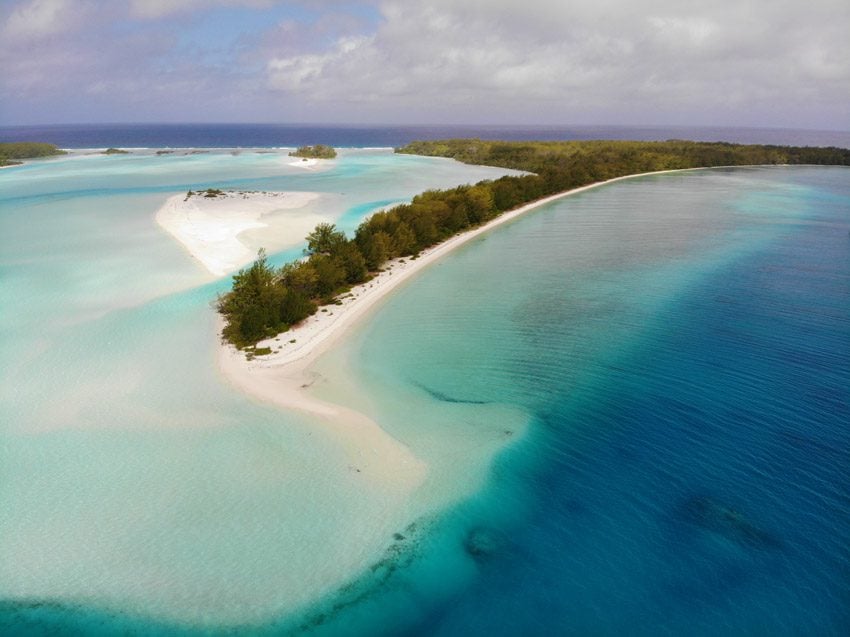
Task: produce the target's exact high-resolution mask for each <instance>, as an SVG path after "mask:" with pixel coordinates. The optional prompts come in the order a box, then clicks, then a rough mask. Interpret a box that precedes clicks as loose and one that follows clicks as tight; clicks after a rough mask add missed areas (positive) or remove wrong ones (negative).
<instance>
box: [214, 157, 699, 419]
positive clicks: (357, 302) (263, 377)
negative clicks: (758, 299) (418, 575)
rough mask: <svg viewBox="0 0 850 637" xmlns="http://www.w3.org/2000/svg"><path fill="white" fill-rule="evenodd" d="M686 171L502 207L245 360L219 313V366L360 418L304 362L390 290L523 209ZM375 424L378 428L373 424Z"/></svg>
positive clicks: (300, 401) (265, 390)
mask: <svg viewBox="0 0 850 637" xmlns="http://www.w3.org/2000/svg"><path fill="white" fill-rule="evenodd" d="M686 170H699V169H698V168H696V169H694V168H683V169H672V170H661V171H652V172H646V173H636V174H634V175H624V176H622V177H614V178H612V179H608V180H605V181H599V182H595V183H592V184H588V185H586V186H579V187H578V188H573V189H572V190H567V191H564V192H561V193H557V194H554V195H550V196H548V197H544V198H543V199H538V200H537V201H533V202H531V203H528V204H525V205H524V206H520V207H519V208H515V209H514V210H510V211H508V212H505V213H503V214H501V215H499V216H498V217H496V218H495V219H492V220H490V221H489V222H487V223H486V224H484V225H482V226H478V227H477V228H473V229H471V230H468V231H466V232H464V233H461V234H458V235H455V236H454V237H451V238H450V239H447V240H446V241H444V242H442V243H440V244H438V245H436V246H432V247H430V248H428V249H426V250H423V251H422V252H420V253H419V256H418V257H417V258H416V259H412V258H410V257H401V258H398V259H393V260H392V261H389V262H388V263H387V264H386V265H385V267H384V268H383V270H382V271H381V272H379V273H378V275H377V276H375V277H374V278H373V279H371V280H370V281H367V282H366V283H361V284H359V285H357V286H355V287H353V288H352V289H351V291H350V292H348V293H346V294H343V295H341V296H340V297H338V298H339V300H340V301H341V303H340V305H334V304H331V305H325V306H321V307H320V308H319V310H318V311H317V312H316V313H315V314H313V315H312V316H309V317H308V318H306V319H305V320H304V321H303V322H302V323H300V324H299V325H298V326H296V327H293V328H291V329H290V330H289V331H287V332H282V333H280V334H278V335H276V336H273V337H271V338H268V339H265V340H263V341H260V342H259V343H257V347H258V348H261V347H269V348H271V349H272V353H271V354H266V355H261V356H258V357H255V358H254V359H252V360H250V361H249V360H247V358H246V356H245V354H244V353H243V352H241V351H239V350H237V349H236V348H235V347H234V346H233V345H231V344H229V343H226V342H225V341H223V340H221V339H220V335H221V328H222V326H223V325H224V320H223V319H222V318H221V317H219V322H218V328H217V332H216V335H217V337H218V338H219V339H220V340H219V346H218V355H217V358H218V368H219V371H220V372H221V373H222V375H223V376H224V377H225V378H226V380H227V381H228V382H229V383H230V384H232V385H233V386H235V387H237V388H238V389H240V390H242V391H243V392H245V393H246V394H248V395H250V396H252V397H254V398H256V399H258V400H260V401H262V402H268V403H272V404H275V405H277V406H279V407H283V408H284V409H296V410H298V411H302V412H308V413H310V414H313V415H316V416H320V417H323V418H327V417H329V416H342V415H343V414H342V411H348V412H350V413H348V415H349V416H351V415H353V414H356V415H357V416H359V417H361V418H362V417H364V416H363V415H362V414H357V412H351V411H350V410H345V409H344V408H342V407H340V406H338V405H333V404H330V403H326V402H324V401H321V400H319V399H317V398H315V397H314V396H312V395H310V393H309V391H308V390H309V387H310V386H311V385H312V384H313V383H314V382H315V381H316V376H315V375H311V374H310V373H309V367H310V366H311V365H312V363H313V362H314V361H315V360H316V359H317V358H318V357H319V356H320V355H322V354H323V353H325V352H326V351H327V350H328V349H330V348H331V347H332V346H333V345H334V344H335V343H336V342H337V341H338V340H340V339H341V338H342V337H343V336H344V335H345V334H346V333H348V331H349V330H350V329H351V328H353V327H354V326H355V325H357V324H358V323H359V322H360V321H361V320H363V319H364V318H366V317H367V316H368V315H369V313H370V312H371V311H372V310H374V309H375V308H376V307H377V306H378V305H379V304H380V302H381V301H383V300H385V299H386V298H387V297H388V296H389V294H390V292H392V291H393V290H395V289H396V288H398V287H399V286H401V285H402V284H403V283H405V282H407V281H409V280H410V279H411V278H413V277H414V276H415V275H416V274H417V273H418V272H420V271H422V270H424V269H425V268H427V267H428V266H430V265H432V264H433V263H435V262H436V261H438V260H439V259H441V258H442V257H443V256H445V255H447V254H449V253H450V252H452V251H454V250H456V249H457V248H459V247H461V246H462V245H464V244H466V243H468V242H469V241H471V240H472V239H475V238H476V237H478V236H480V235H482V234H484V233H486V232H489V231H490V230H492V229H493V228H496V227H498V226H500V225H502V224H505V223H508V222H510V221H513V220H514V219H516V218H517V217H519V216H521V215H523V214H525V213H526V212H529V211H531V210H534V209H536V208H539V207H541V206H544V205H546V204H548V203H551V202H553V201H557V200H559V199H563V198H565V197H569V196H571V195H575V194H578V193H581V192H585V191H588V190H591V189H594V188H598V187H600V186H604V185H607V184H611V183H615V182H618V181H624V180H626V179H635V178H637V177H646V176H649V175H662V174H668V173H674V172H683V171H686ZM367 420H368V419H367ZM369 422H370V423H371V422H372V421H371V420H370V421H369ZM373 424H374V423H373ZM375 426H376V427H378V429H380V427H379V426H378V425H377V424H375ZM339 429H344V427H339ZM381 431H383V430H381ZM384 435H386V434H384Z"/></svg>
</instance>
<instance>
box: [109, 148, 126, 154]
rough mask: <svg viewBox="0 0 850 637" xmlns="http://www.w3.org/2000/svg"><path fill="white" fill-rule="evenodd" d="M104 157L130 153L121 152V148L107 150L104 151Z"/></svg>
mask: <svg viewBox="0 0 850 637" xmlns="http://www.w3.org/2000/svg"><path fill="white" fill-rule="evenodd" d="M103 154H104V155H129V154H130V151H128V150H121V149H120V148H107V149H106V150H105V151H103Z"/></svg>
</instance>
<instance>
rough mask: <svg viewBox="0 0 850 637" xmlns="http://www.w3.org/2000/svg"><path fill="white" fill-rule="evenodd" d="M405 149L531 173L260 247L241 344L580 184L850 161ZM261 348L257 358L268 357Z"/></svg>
mask: <svg viewBox="0 0 850 637" xmlns="http://www.w3.org/2000/svg"><path fill="white" fill-rule="evenodd" d="M396 152H398V153H409V154H418V155H430V156H440V157H451V158H454V159H457V160H459V161H463V162H466V163H473V164H483V165H489V166H500V167H504V168H513V169H518V170H523V171H526V172H527V173H529V174H526V175H520V176H506V177H501V178H499V179H496V180H486V181H481V182H478V183H477V184H475V185H465V186H458V187H457V188H451V189H448V190H429V191H426V192H424V193H421V194H419V195H417V196H416V197H414V198H413V200H412V202H411V203H409V204H401V205H399V206H395V207H394V208H392V209H390V210H387V211H382V212H378V213H375V214H373V215H372V216H370V217H369V218H368V219H366V220H365V221H363V223H361V224H360V226H358V228H357V230H356V231H355V233H354V237H353V238H351V239H349V238H348V237H346V236H345V234H344V233H343V232H341V231H339V230H337V229H336V227H335V226H334V225H333V224H328V223H322V224H319V225H318V226H316V228H315V230H314V231H313V232H312V233H310V234H309V235H308V236H307V249H306V251H305V252H306V254H307V255H308V258H307V259H305V260H299V261H294V262H292V263H287V264H285V265H284V266H282V267H281V268H274V267H272V266H271V265H269V263H268V261H267V260H266V256H265V253H264V252H263V251H261V252H260V254H259V258H258V259H257V260H256V261H255V262H254V263H253V265H251V266H249V267H247V268H244V269H242V270H240V271H239V272H238V273H237V274H236V275H234V277H233V288H232V290H230V291H229V292H227V293H226V294H224V295H221V296H220V297H219V299H218V304H217V307H218V311H219V312H220V313H221V314H222V315H223V316H224V318H225V322H226V324H225V327H224V330H223V333H222V335H223V337H224V339H225V340H226V341H228V342H230V343H231V344H233V345H235V346H237V347H240V348H246V347H248V348H251V347H253V346H254V345H256V343H258V342H259V341H261V340H263V339H265V338H268V337H271V336H274V335H276V334H279V333H280V332H284V331H286V330H288V329H289V328H290V327H291V326H294V325H297V324H298V323H300V322H301V321H303V320H304V319H306V318H307V317H308V316H311V315H312V314H314V313H316V312H317V310H318V308H319V306H321V305H329V304H340V303H341V301H340V300H339V299H338V297H339V296H340V295H343V294H345V293H347V292H348V291H349V290H350V289H351V287H352V286H354V285H357V284H360V283H364V282H365V281H368V280H370V279H371V278H372V277H374V276H375V275H376V274H377V273H379V272H380V271H381V270H382V268H384V267H385V264H386V263H387V262H388V261H390V260H392V259H397V258H400V257H410V258H411V259H416V258H417V257H418V255H419V253H420V252H421V251H423V250H425V249H426V248H431V247H432V246H436V245H437V244H440V243H442V242H444V241H447V240H448V239H451V238H452V237H454V236H455V235H458V234H460V233H464V232H466V231H468V230H472V229H474V228H476V227H480V226H483V225H484V224H487V223H488V222H492V221H494V220H495V219H496V218H498V217H500V215H502V214H503V213H505V212H507V211H511V210H514V209H517V208H519V207H520V206H524V208H523V209H530V208H531V207H533V202H539V201H541V200H548V199H551V198H553V197H559V196H563V194H566V193H568V192H570V191H573V190H575V189H577V188H580V187H588V186H589V185H591V184H597V183H601V182H605V181H608V180H611V179H619V178H624V177H627V176H634V175H637V174H642V173H652V172H660V171H667V170H680V169H687V168H710V167H715V166H744V165H764V164H820V165H844V166H847V165H850V149H843V148H831V147H830V148H812V147H792V146H763V145H742V144H728V143H705V142H691V141H680V140H672V141H667V142H628V141H589V142H585V141H572V142H493V141H482V140H480V139H452V140H443V141H431V142H413V143H411V144H408V145H407V146H404V147H402V148H398V149H396ZM265 353H267V352H265V351H259V350H257V351H254V352H253V354H255V355H260V354H265Z"/></svg>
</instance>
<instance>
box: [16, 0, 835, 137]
mask: <svg viewBox="0 0 850 637" xmlns="http://www.w3.org/2000/svg"><path fill="white" fill-rule="evenodd" d="M93 122H276V123H318V124H376V125H380V124H388V125H397V124H482V125H483V124H487V125H498V124H504V125H533V124H541V125H583V124H584V125H594V124H595V125H614V124H622V125H684V126H689V125H705V126H746V127H752V126H755V127H786V128H811V129H826V130H845V131H846V130H850V2H848V1H847V0H805V1H803V0H793V1H786V0H711V1H707V0H700V1H699V2H693V1H691V0H675V1H673V0H631V1H626V0H617V1H614V0H427V1H419V0H363V1H357V0H0V124H2V125H17V124H48V123H57V124H61V123H93Z"/></svg>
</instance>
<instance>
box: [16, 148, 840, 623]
mask: <svg viewBox="0 0 850 637" xmlns="http://www.w3.org/2000/svg"><path fill="white" fill-rule="evenodd" d="M5 134H6V133H5V131H4V132H3V135H4V139H5V138H6V137H5ZM92 134H94V133H92ZM393 134H395V133H387V138H386V140H387V141H386V142H381V141H380V140H379V139H377V138H376V137H373V138H370V139H369V140H368V141H364V142H363V143H362V145H369V146H382V145H395V144H396V143H401V141H403V140H401V141H399V142H396V141H390V137H391V136H392V135H393ZM441 136H442V135H441ZM457 136H460V135H457ZM676 136H677V137H679V136H685V135H676ZM536 138H540V137H536ZM94 139H95V138H93V137H88V138H86V139H85V140H81V141H80V142H79V144H80V146H79V147H84V148H88V147H97V146H130V145H131V143H130V138H129V137H121V136H120V135H116V136H115V137H114V138H111V139H109V140H106V139H103V140H101V141H94ZM347 139H348V138H346V139H339V140H337V141H336V145H339V146H345V145H346V144H343V143H342V142H343V141H346V140H347ZM47 141H50V140H47ZM186 141H187V140H186V139H185V138H180V137H179V136H174V137H173V138H171V139H170V141H169V142H168V143H163V145H167V146H171V147H184V146H187V145H188V144H186ZM208 141H209V144H198V146H203V147H205V148H211V147H218V146H219V145H222V144H223V143H224V142H223V140H222V139H219V138H216V139H214V140H213V139H210V140H208ZM306 141H309V143H314V142H320V141H328V142H330V143H334V140H333V139H328V140H322V139H317V138H315V137H314V138H312V139H309V140H306ZM732 141H736V140H732ZM737 141H750V140H744V139H739V140H737ZM242 142H243V143H240V144H234V145H238V146H242V147H251V146H255V145H256V146H261V145H262V146H274V145H277V144H278V142H277V141H274V142H271V141H269V142H267V143H266V144H257V143H256V142H255V141H254V140H252V139H250V138H248V137H246V138H245V139H243V140H242ZM55 143H58V144H59V145H64V146H66V147H73V144H69V143H67V142H65V143H63V142H61V141H56V142H55ZM136 143H138V145H139V146H150V147H156V146H155V145H154V144H151V143H149V142H144V143H143V142H142V141H141V140H138V141H137V142H136ZM136 143H133V145H136ZM228 143H232V140H231V141H230V142H228ZM279 143H280V145H286V144H292V145H295V144H297V143H301V142H298V141H291V142H289V141H287V142H284V141H281V142H279ZM305 143H306V142H305ZM776 143H800V142H794V141H791V140H790V139H785V140H777V141H776ZM824 143H827V144H830V143H831V144H833V145H842V142H841V138H840V136H838V137H837V138H835V141H833V142H824ZM281 165H282V162H281V161H280V154H277V155H276V154H269V153H241V154H238V155H233V154H231V153H230V152H211V153H207V154H200V155H191V156H185V157H184V156H180V157H176V156H162V157H157V156H152V155H150V154H136V155H129V156H120V157H103V156H86V155H75V156H72V157H66V158H59V159H53V160H48V161H43V162H33V163H31V164H28V165H26V166H23V167H18V168H12V169H5V170H4V171H2V174H0V202H2V207H0V209H1V210H2V213H0V232H2V236H3V245H2V259H0V277H2V280H3V282H4V283H3V286H2V290H0V296H2V299H0V307H2V308H3V311H2V313H0V330H2V334H3V338H2V340H0V348H2V351H0V354H2V358H1V359H0V360H2V361H3V363H2V366H0V370H2V381H3V382H2V389H0V423H2V424H0V441H2V444H0V503H2V506H0V599H2V600H3V601H2V602H0V632H2V633H3V634H12V635H16V634H20V635H32V634H36V635H38V634H60V635H62V634H80V633H83V634H102V635H113V634H125V633H127V632H136V633H137V634H163V635H166V634H185V635H195V634H220V633H221V634H224V633H230V632H232V631H237V632H239V633H240V634H256V635H270V634H299V635H439V636H455V635H474V634H487V635H519V634H522V635H544V634H546V635H549V634H558V635H622V634H629V635H681V634H690V635H716V634H719V633H723V634H727V635H789V636H790V635H800V634H807V635H808V634H811V635H844V634H847V632H848V631H850V586H848V582H850V554H848V552H847V547H848V546H850V523H848V520H850V478H848V476H850V455H848V449H850V430H848V426H847V413H848V411H850V410H848V408H850V363H848V360H850V359H848V357H847V356H846V355H845V354H844V352H845V351H847V349H848V345H850V303H848V302H847V301H848V298H850V259H848V251H850V234H848V230H850V171H848V169H847V168H839V167H761V168H735V169H713V170H700V171H688V172H683V173H676V174H669V175H659V176H649V177H640V178H636V179H632V180H628V181H625V182H619V183H616V184H611V185H608V186H605V187H602V188H599V189H596V190H592V191H588V192H585V193H582V194H579V195H575V196H572V197H568V198H566V199H563V200H560V201H558V202H553V203H552V204H549V205H547V206H544V207H541V208H540V209H538V210H536V211H534V212H531V213H529V214H528V215H525V216H523V217H521V218H519V219H518V220H516V221H514V222H512V223H510V224H508V225H506V226H503V227H500V228H499V229H497V230H495V231H494V232H491V233H489V234H487V235H484V236H482V237H481V238H479V239H477V240H475V241H473V242H471V243H470V244H468V245H466V246H464V247H463V248H461V249H459V250H458V251H456V252H455V253H452V254H451V255H449V256H448V257H446V258H445V259H443V260H442V261H440V262H439V263H438V264H436V265H434V266H432V267H431V268H429V269H428V270H426V271H424V272H423V273H422V274H421V275H420V276H419V277H417V278H416V279H415V280H414V281H412V282H411V283H409V284H407V285H406V286H404V287H403V288H402V289H401V290H399V291H398V292H397V293H395V294H394V295H393V296H392V297H391V298H390V299H388V300H387V302H386V303H384V304H383V306H382V307H381V308H380V309H379V311H378V312H376V313H375V314H374V315H373V316H372V317H371V319H370V320H369V321H367V322H366V323H364V324H362V325H361V326H360V327H359V328H358V329H356V330H355V331H354V332H353V333H352V334H351V335H350V337H348V338H347V340H346V341H345V343H344V344H342V346H340V347H338V348H336V349H335V350H334V351H332V352H330V353H329V354H327V355H326V356H324V357H323V358H322V359H320V361H319V362H318V364H317V366H316V370H317V373H318V374H320V377H321V378H323V379H326V382H323V383H319V386H318V387H317V389H316V392H317V394H318V395H319V396H321V397H325V398H329V399H334V400H338V401H340V402H342V403H343V404H347V405H351V406H353V407H356V408H358V409H361V410H363V411H365V412H367V413H368V414H370V415H372V416H373V417H374V418H375V419H376V420H377V421H378V422H379V423H380V424H381V426H382V427H383V428H384V429H385V430H386V431H387V432H388V433H389V434H390V435H392V436H393V437H395V438H396V439H397V440H399V441H401V442H402V443H403V444H405V445H406V446H407V447H408V448H409V449H410V450H411V451H412V452H413V453H414V454H415V455H417V457H419V458H421V459H423V460H424V461H425V462H427V464H428V466H429V473H428V477H427V479H426V481H425V483H424V484H423V485H422V486H421V487H420V488H419V489H418V490H417V491H416V492H415V493H413V494H412V495H410V494H400V493H398V492H397V491H396V490H394V489H393V485H391V484H389V485H388V484H382V483H378V482H362V481H361V482H358V481H357V480H356V479H354V478H353V477H352V473H351V471H352V468H351V464H350V460H349V459H348V458H347V457H346V455H345V453H344V452H343V451H342V450H341V449H340V448H339V446H338V445H336V444H335V441H334V439H333V436H331V435H328V434H327V433H326V432H325V431H324V430H322V429H321V428H319V427H316V426H315V424H314V423H312V422H311V421H310V420H309V418H307V417H306V416H301V415H298V414H289V413H283V412H280V411H278V410H276V409H274V408H272V407H268V406H265V405H262V404H258V403H254V402H252V401H251V400H249V399H248V398H246V397H244V396H242V395H241V394H239V393H238V392H236V391H235V390H233V389H231V388H230V387H228V386H227V385H226V384H225V383H224V382H223V381H222V379H221V378H219V377H218V375H217V374H216V370H215V361H214V356H213V352H214V348H215V332H214V321H213V318H214V317H213V312H212V309H211V307H210V304H211V302H212V301H213V300H214V298H215V295H216V293H217V292H219V291H221V290H223V289H226V285H227V281H226V280H210V278H209V277H208V276H207V275H205V274H204V273H203V272H202V271H201V270H200V268H199V267H198V266H197V265H196V264H195V263H194V262H193V261H191V259H189V258H188V256H187V255H185V254H184V253H183V251H182V250H181V249H180V248H179V246H177V245H175V244H174V243H173V240H172V239H171V238H170V237H169V236H167V235H165V234H164V233H162V232H161V231H159V229H158V228H157V227H156V226H155V224H153V221H152V215H153V212H154V211H155V210H156V208H157V206H158V205H159V204H160V203H161V202H162V201H163V200H164V199H165V197H167V196H168V195H169V194H171V193H173V192H180V191H182V190H185V189H188V188H190V187H193V188H197V187H200V186H201V185H209V186H214V187H257V188H262V189H285V190H312V191H317V192H326V193H329V194H333V195H334V196H338V197H339V200H337V203H336V204H335V205H336V208H335V214H338V215H339V219H341V220H344V224H346V226H347V228H348V229H350V228H353V227H354V226H355V225H356V222H357V220H358V219H359V218H362V217H363V216H365V215H367V214H368V213H369V211H371V210H374V209H375V208H377V207H380V206H382V205H386V204H387V203H391V202H394V201H399V200H403V199H404V198H406V197H410V196H412V195H413V194H415V193H416V192H420V191H421V190H424V189H426V188H429V187H447V186H449V185H451V184H452V183H465V182H467V181H473V180H477V179H482V178H485V177H486V176H488V175H489V176H493V175H497V174H499V172H498V171H497V170H496V169H485V168H477V167H469V166H463V165H460V164H456V163H452V162H446V161H445V160H438V159H428V158H417V157H398V156H395V155H392V154H391V153H389V152H382V151H357V150H351V151H346V152H344V153H343V154H342V155H341V158H340V160H339V161H338V163H337V166H336V167H335V168H333V169H332V170H329V171H325V172H320V173H305V172H303V171H300V170H296V169H291V170H290V169H286V168H281ZM295 254H297V251H290V252H289V253H288V254H278V255H274V256H275V258H277V259H279V260H282V259H285V258H291V257H292V256H294V255H295Z"/></svg>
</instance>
